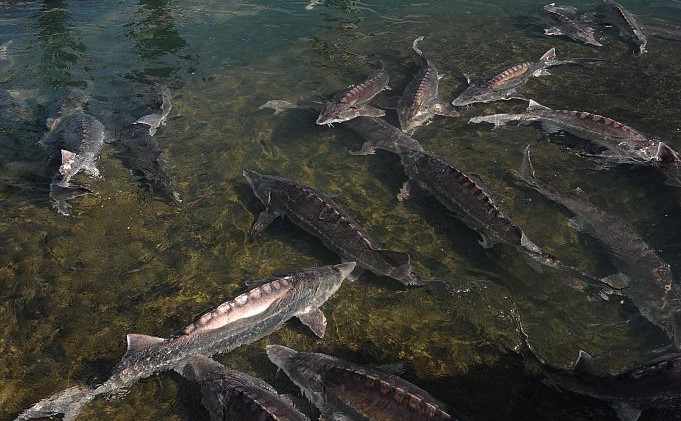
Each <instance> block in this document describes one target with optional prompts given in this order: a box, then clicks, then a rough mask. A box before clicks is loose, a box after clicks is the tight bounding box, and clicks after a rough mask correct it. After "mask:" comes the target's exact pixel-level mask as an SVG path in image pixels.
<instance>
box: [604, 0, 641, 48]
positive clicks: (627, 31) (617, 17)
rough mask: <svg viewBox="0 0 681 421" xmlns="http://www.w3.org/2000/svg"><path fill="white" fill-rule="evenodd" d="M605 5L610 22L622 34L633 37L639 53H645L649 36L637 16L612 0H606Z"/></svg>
mask: <svg viewBox="0 0 681 421" xmlns="http://www.w3.org/2000/svg"><path fill="white" fill-rule="evenodd" d="M603 7H604V9H605V12H606V15H607V16H608V20H609V22H610V23H612V24H613V25H615V26H616V27H617V29H618V30H619V33H620V36H621V37H625V38H629V39H631V40H632V41H633V42H634V45H635V46H636V48H637V50H638V54H643V53H645V52H646V45H647V44H648V38H647V37H646V34H645V31H644V30H643V28H642V27H641V25H640V24H639V23H638V21H637V20H636V17H635V16H634V15H632V14H631V12H629V11H628V10H627V9H625V8H624V7H622V5H620V4H619V3H616V2H614V1H612V0H604V1H603Z"/></svg>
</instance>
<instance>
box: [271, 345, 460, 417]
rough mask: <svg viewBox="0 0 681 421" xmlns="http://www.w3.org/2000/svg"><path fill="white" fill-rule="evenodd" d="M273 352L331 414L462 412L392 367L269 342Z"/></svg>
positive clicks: (308, 394)
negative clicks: (354, 361)
mask: <svg viewBox="0 0 681 421" xmlns="http://www.w3.org/2000/svg"><path fill="white" fill-rule="evenodd" d="M267 356H268V357H269V359H270V361H272V362H273V363H274V364H275V365H276V366H277V367H279V368H280V369H281V370H283V371H284V373H286V375H287V376H288V377H289V379H291V381H292V382H293V383H295V384H296V385H297V386H298V387H299V388H300V389H301V391H302V392H303V395H305V397H307V398H308V399H309V400H310V401H311V402H312V403H313V404H314V405H315V406H316V407H317V408H318V409H319V410H320V412H321V413H322V418H320V419H326V420H358V421H359V420H373V421H415V420H418V421H435V420H438V421H448V420H451V421H455V420H463V419H464V418H462V417H461V416H459V415H458V414H456V415H455V414H454V412H453V411H451V410H450V409H448V408H447V407H446V406H445V405H444V404H442V403H441V402H439V401H437V400H436V399H435V398H434V397H433V396H431V395H430V394H429V393H428V392H426V391H425V390H423V389H421V388H419V387H418V386H416V385H414V384H412V383H409V382H408V381H406V380H404V379H402V378H400V377H399V376H398V375H397V374H396V373H394V372H390V371H388V370H387V369H386V370H382V369H381V368H373V367H369V366H363V365H359V364H353V363H351V362H348V361H345V360H341V359H340V358H336V357H332V356H330V355H326V354H318V353H309V352H297V351H294V350H293V349H291V348H287V347H285V346H282V345H268V346H267Z"/></svg>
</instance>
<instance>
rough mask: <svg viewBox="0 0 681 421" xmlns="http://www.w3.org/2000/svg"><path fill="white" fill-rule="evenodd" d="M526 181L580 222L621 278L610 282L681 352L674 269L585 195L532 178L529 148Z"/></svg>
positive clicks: (680, 305)
mask: <svg viewBox="0 0 681 421" xmlns="http://www.w3.org/2000/svg"><path fill="white" fill-rule="evenodd" d="M523 168H524V169H525V170H524V172H523V174H521V178H522V179H523V181H525V182H526V183H527V184H528V185H529V186H530V187H532V188H533V189H534V190H536V191H537V192H538V193H540V194H541V195H542V196H544V197H546V198H547V199H549V200H551V201H552V202H555V203H558V204H559V205H561V206H563V207H565V208H566V209H568V210H569V211H570V212H572V213H573V214H574V215H575V216H576V223H575V224H573V225H574V226H575V227H576V228H579V229H580V230H582V231H584V232H586V233H587V234H589V235H591V236H593V237H594V238H596V239H598V240H599V241H600V242H601V244H603V246H605V247H606V249H607V250H608V252H609V255H610V256H611V258H612V261H613V264H614V265H615V267H617V270H618V271H619V272H620V273H619V274H617V275H612V276H611V277H608V278H605V279H604V280H605V282H606V283H609V282H610V281H609V280H608V279H615V280H617V281H618V282H623V283H624V284H625V285H626V288H623V289H621V291H620V292H621V293H622V294H623V295H625V296H627V297H629V298H630V299H631V300H632V302H633V303H634V304H635V305H636V307H637V308H638V310H639V312H640V313H641V315H642V316H643V317H645V318H646V319H648V320H649V321H651V322H652V323H654V324H656V325H658V326H659V327H660V328H662V330H663V331H664V332H665V333H666V334H667V335H668V336H669V337H670V338H671V339H672V340H673V341H674V345H675V347H676V348H677V349H681V288H680V287H679V286H678V285H677V284H676V283H675V282H674V279H673V276H672V272H671V269H670V267H669V265H668V264H667V263H665V262H664V261H663V260H662V259H661V258H660V257H659V256H658V254H657V252H656V251H655V249H654V248H653V247H651V246H650V245H649V244H648V243H647V242H646V241H645V240H644V239H643V238H642V237H641V236H640V235H639V234H638V233H636V231H635V230H634V229H633V228H632V227H631V226H630V225H629V224H628V223H627V222H626V221H625V220H623V219H622V218H619V217H617V216H615V215H612V214H609V213H607V212H605V211H603V210H602V209H600V208H598V207H596V206H595V205H593V204H592V203H591V202H590V201H589V200H588V199H587V198H585V197H583V196H584V195H583V194H582V193H581V191H579V190H577V191H575V192H573V193H561V192H559V191H557V190H556V189H553V188H552V187H550V186H548V185H546V184H544V183H542V182H541V181H539V180H537V179H536V178H535V177H534V176H533V175H532V174H533V170H532V169H531V168H532V167H531V163H530V155H529V147H528V148H526V150H525V156H524V164H523Z"/></svg>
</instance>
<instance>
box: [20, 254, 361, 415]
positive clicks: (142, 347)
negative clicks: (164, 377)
mask: <svg viewBox="0 0 681 421" xmlns="http://www.w3.org/2000/svg"><path fill="white" fill-rule="evenodd" d="M354 268H355V263H354V262H348V263H343V264H339V265H335V266H322V267H315V268H309V269H303V270H301V271H299V272H296V273H293V274H291V275H288V276H281V277H275V278H273V279H270V280H268V281H266V282H264V283H262V284H261V285H260V286H258V287H256V288H253V289H251V290H250V291H248V292H246V293H243V294H241V295H239V296H238V297H236V298H234V299H233V300H230V301H227V302H225V303H223V304H221V305H220V306H218V307H217V308H215V309H214V310H211V311H209V312H208V313H206V314H204V315H203V316H201V317H199V318H198V319H197V320H196V321H195V322H193V323H192V324H190V325H189V326H187V327H185V328H184V329H181V330H180V331H178V332H177V333H175V334H174V335H172V336H171V337H170V338H167V339H164V338H158V337H153V336H147V335H140V334H129V335H128V337H127V340H128V350H127V352H126V353H125V355H124V356H123V358H122V359H121V361H120V362H119V363H118V365H116V367H115V368H114V369H113V374H111V376H110V377H109V378H108V379H107V380H106V381H105V382H104V383H102V384H100V385H98V386H95V387H84V386H76V387H72V388H69V389H67V390H65V391H62V392H60V393H57V394H55V395H53V396H51V397H49V398H46V399H43V400H42V401H40V402H38V403H36V404H35V405H33V406H32V407H31V408H29V409H27V410H25V411H24V412H22V413H21V414H20V415H19V416H18V417H17V419H16V420H17V421H19V420H28V419H33V418H41V417H48V416H52V415H56V414H64V420H65V421H70V420H73V419H75V418H76V416H78V414H79V413H80V411H81V409H82V407H83V405H85V404H86V403H87V402H89V401H91V400H92V399H94V398H95V397H96V396H98V395H102V394H109V393H113V392H115V391H118V390H121V389H124V388H126V387H129V386H132V385H133V384H135V383H136V382H137V381H139V380H140V379H143V378H146V377H149V376H151V375H153V374H155V373H158V372H161V371H166V370H173V369H175V368H178V367H182V366H184V365H186V363H187V361H188V359H189V358H190V357H192V356H193V355H201V356H204V357H209V356H211V355H214V354H217V353H223V352H229V351H232V350H233V349H235V348H237V347H239V346H241V345H244V344H248V343H252V342H254V341H256V340H258V339H261V338H263V337H265V336H267V335H269V334H270V333H272V332H274V331H276V330H277V329H279V328H280V327H282V326H283V325H284V323H285V322H286V321H287V320H289V319H290V318H292V317H297V318H298V319H300V320H301V321H302V322H303V324H305V325H306V326H308V327H310V328H311V329H312V331H313V332H314V333H315V334H316V335H317V336H319V337H323V336H324V333H325V331H326V318H325V317H324V314H323V313H322V311H321V310H320V309H319V307H320V306H321V305H322V304H324V303H325V302H326V300H327V299H328V298H329V297H330V296H331V295H333V294H334V293H335V292H336V290H338V288H339V287H340V285H341V283H342V282H343V280H344V279H345V278H346V277H347V276H348V275H349V274H350V273H351V272H352V270H353V269H354Z"/></svg>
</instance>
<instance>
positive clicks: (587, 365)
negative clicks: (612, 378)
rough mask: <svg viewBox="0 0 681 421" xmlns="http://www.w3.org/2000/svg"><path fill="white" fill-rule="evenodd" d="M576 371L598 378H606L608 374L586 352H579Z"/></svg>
mask: <svg viewBox="0 0 681 421" xmlns="http://www.w3.org/2000/svg"><path fill="white" fill-rule="evenodd" d="M574 369H575V371H576V372H579V373H584V374H589V375H592V376H596V377H605V376H607V375H608V372H607V371H606V370H604V369H603V368H602V367H601V366H600V365H598V363H597V362H596V361H594V359H593V358H592V357H591V355H589V354H588V353H587V352H586V351H581V350H580V351H579V356H578V357H577V361H575V368H574Z"/></svg>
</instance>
